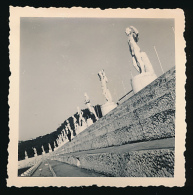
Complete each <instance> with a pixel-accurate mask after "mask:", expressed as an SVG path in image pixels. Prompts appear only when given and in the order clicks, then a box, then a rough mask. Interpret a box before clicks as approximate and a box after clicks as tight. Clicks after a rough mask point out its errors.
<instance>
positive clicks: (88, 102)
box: [84, 93, 99, 120]
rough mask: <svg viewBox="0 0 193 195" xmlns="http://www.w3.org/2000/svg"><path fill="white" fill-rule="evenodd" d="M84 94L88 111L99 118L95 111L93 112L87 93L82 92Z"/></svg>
mask: <svg viewBox="0 0 193 195" xmlns="http://www.w3.org/2000/svg"><path fill="white" fill-rule="evenodd" d="M84 96H85V104H86V105H87V107H88V109H89V111H90V113H91V114H94V116H95V119H96V120H98V119H99V118H98V116H97V115H96V112H95V110H94V107H93V106H91V103H90V99H89V97H88V95H87V93H84Z"/></svg>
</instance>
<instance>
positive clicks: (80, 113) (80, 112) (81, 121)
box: [77, 107, 86, 126]
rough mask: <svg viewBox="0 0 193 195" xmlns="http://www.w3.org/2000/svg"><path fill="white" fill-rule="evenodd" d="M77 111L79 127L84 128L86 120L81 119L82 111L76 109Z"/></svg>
mask: <svg viewBox="0 0 193 195" xmlns="http://www.w3.org/2000/svg"><path fill="white" fill-rule="evenodd" d="M77 110H78V115H79V126H85V125H86V120H85V118H84V117H83V112H82V110H80V108H79V107H77Z"/></svg>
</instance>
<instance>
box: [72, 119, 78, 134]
mask: <svg viewBox="0 0 193 195" xmlns="http://www.w3.org/2000/svg"><path fill="white" fill-rule="evenodd" d="M72 119H73V123H74V129H75V131H76V129H77V128H78V123H77V119H76V117H75V116H72Z"/></svg>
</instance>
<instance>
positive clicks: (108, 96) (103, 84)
mask: <svg viewBox="0 0 193 195" xmlns="http://www.w3.org/2000/svg"><path fill="white" fill-rule="evenodd" d="M98 76H99V79H100V81H101V87H102V91H103V95H104V96H105V98H106V100H107V101H108V102H112V96H111V93H110V91H109V89H108V87H107V83H108V79H107V77H106V75H105V72H104V70H101V71H99V73H98Z"/></svg>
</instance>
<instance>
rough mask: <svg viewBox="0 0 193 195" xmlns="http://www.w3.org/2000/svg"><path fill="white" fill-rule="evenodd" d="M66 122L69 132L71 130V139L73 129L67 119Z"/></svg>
mask: <svg viewBox="0 0 193 195" xmlns="http://www.w3.org/2000/svg"><path fill="white" fill-rule="evenodd" d="M66 122H67V127H68V129H69V130H70V132H71V139H73V138H74V135H73V130H72V128H71V126H70V122H69V120H66Z"/></svg>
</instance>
